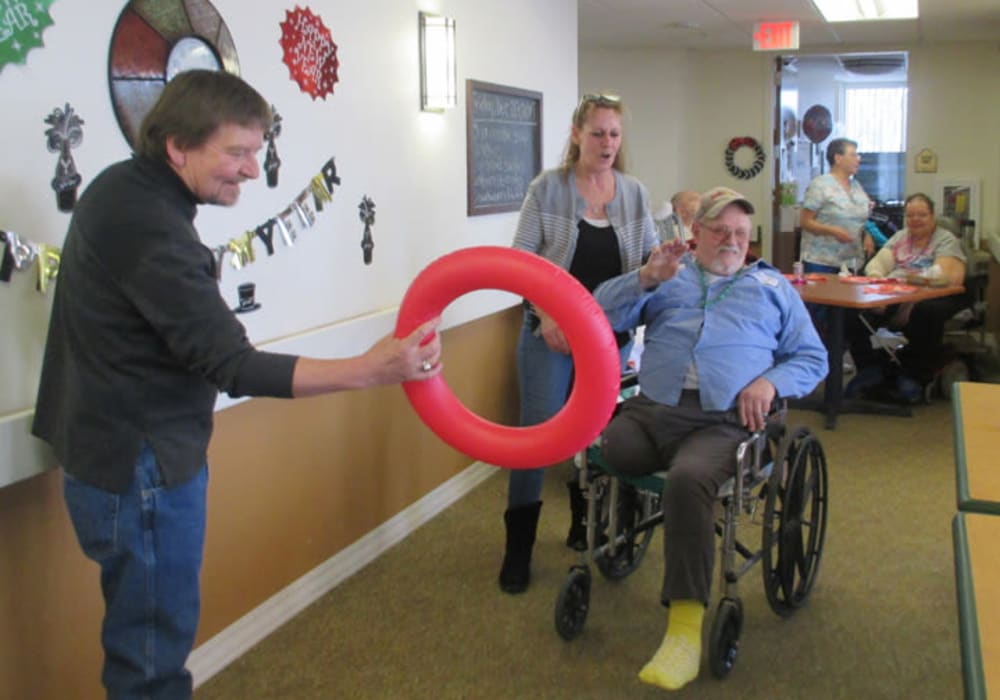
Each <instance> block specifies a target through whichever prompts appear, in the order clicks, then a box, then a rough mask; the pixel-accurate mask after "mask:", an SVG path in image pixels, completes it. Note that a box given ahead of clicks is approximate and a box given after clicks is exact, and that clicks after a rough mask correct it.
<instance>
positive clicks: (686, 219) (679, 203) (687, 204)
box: [656, 190, 701, 243]
mask: <svg viewBox="0 0 1000 700" xmlns="http://www.w3.org/2000/svg"><path fill="white" fill-rule="evenodd" d="M699 206H701V193H699V192H696V191H694V190H681V191H680V192H676V193H675V194H674V196H673V197H671V198H670V207H671V209H672V212H671V213H670V214H669V215H668V216H666V217H665V218H662V219H656V226H657V229H658V230H659V232H660V238H661V239H662V240H664V241H668V240H671V239H674V238H676V239H678V240H681V241H684V242H685V243H686V242H689V241H690V240H691V225H692V224H693V223H694V215H695V214H696V213H698V207H699ZM663 208H664V209H666V204H664V205H663Z"/></svg>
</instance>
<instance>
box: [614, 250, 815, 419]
mask: <svg viewBox="0 0 1000 700" xmlns="http://www.w3.org/2000/svg"><path fill="white" fill-rule="evenodd" d="M684 263H685V264H684V267H683V268H682V269H681V270H680V271H679V272H678V273H677V275H676V276H675V277H674V278H673V279H670V280H668V281H666V282H664V283H663V284H661V285H659V286H657V287H656V288H655V289H653V290H643V289H641V288H640V287H639V273H638V271H634V272H628V273H625V274H624V275H620V276H618V277H615V278H613V279H610V280H608V281H607V282H605V283H604V284H602V285H601V286H599V287H598V288H597V289H596V290H594V297H595V298H596V299H597V301H598V303H599V304H600V305H601V306H602V307H603V308H604V311H605V313H606V314H607V316H608V320H609V321H610V322H611V326H612V327H613V328H614V329H615V330H625V329H628V328H634V327H636V326H638V325H640V324H643V323H645V324H646V330H645V346H644V348H643V353H642V362H641V363H640V369H639V385H640V386H641V387H642V393H643V394H645V395H646V396H648V397H649V398H650V399H652V400H654V401H657V402H659V403H663V404H667V405H669V406H676V405H677V404H678V403H679V401H680V396H681V390H682V389H683V386H684V375H685V374H686V372H687V369H688V367H689V365H691V364H692V363H694V366H695V368H696V370H697V373H698V383H699V393H700V396H701V407H702V408H703V409H704V410H706V411H724V410H728V409H730V408H733V407H734V406H735V403H736V397H737V395H738V394H739V392H740V391H742V389H743V388H744V387H745V386H747V385H748V384H749V383H750V382H752V381H753V380H754V379H756V378H757V377H764V378H765V379H767V380H768V381H770V382H771V383H772V384H773V385H774V387H775V389H777V395H778V396H779V397H783V398H793V397H799V396H805V395H806V394H808V393H809V392H811V391H812V390H813V389H814V388H815V387H816V385H817V384H819V382H820V381H822V379H823V378H824V377H825V376H826V373H827V369H828V364H827V353H826V348H825V347H824V346H823V342H822V341H821V340H820V338H819V335H818V334H817V333H816V329H815V327H814V326H813V323H812V320H811V319H810V317H809V313H808V312H807V311H806V308H805V305H804V304H803V303H802V299H801V298H800V297H799V294H798V292H797V291H796V290H795V288H794V287H793V286H792V285H791V284H790V283H789V282H788V280H786V279H785V278H784V276H782V274H781V273H780V272H778V271H777V270H775V269H774V268H773V267H771V266H770V265H768V264H767V263H765V262H764V261H762V260H758V261H756V262H754V263H752V264H751V265H749V266H747V267H745V268H744V269H743V270H742V271H740V272H739V273H737V276H736V278H735V281H733V279H734V278H733V277H722V278H718V279H717V280H716V281H715V282H713V283H710V284H709V287H708V293H707V299H708V304H707V307H708V308H707V309H706V308H704V306H705V304H704V298H705V297H706V295H705V293H704V291H703V289H702V283H701V276H700V271H699V268H698V265H697V263H696V262H695V261H694V259H693V257H692V256H691V255H690V254H687V255H685V256H684ZM730 282H732V285H731V286H729V285H730ZM720 295H721V296H720Z"/></svg>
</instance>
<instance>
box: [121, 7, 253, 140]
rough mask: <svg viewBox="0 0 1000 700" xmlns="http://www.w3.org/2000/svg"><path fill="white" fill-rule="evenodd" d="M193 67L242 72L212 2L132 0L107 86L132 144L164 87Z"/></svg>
mask: <svg viewBox="0 0 1000 700" xmlns="http://www.w3.org/2000/svg"><path fill="white" fill-rule="evenodd" d="M194 68H204V69H209V70H225V71H227V72H229V73H232V74H234V75H239V74H240V64H239V60H238V58H237V56H236V45H235V44H234V43H233V37H232V35H231V34H230V33H229V28H228V27H227V26H226V23H225V22H224V21H223V20H222V17H221V16H220V15H219V12H218V10H216V9H215V7H214V6H213V5H212V3H210V2H209V1H208V0H131V2H129V3H128V5H126V6H125V9H123V10H122V13H121V14H120V15H119V16H118V22H117V23H116V24H115V30H114V33H113V34H112V35H111V48H110V50H109V52H108V85H109V87H110V88H111V103H112V105H113V106H114V110H115V117H117V119H118V125H119V126H120V127H121V130H122V134H123V135H124V136H125V140H126V141H128V143H129V145H130V146H131V145H134V144H135V137H136V135H137V134H138V132H139V126H140V125H141V124H142V119H143V117H145V116H146V113H147V112H148V111H149V110H150V108H151V107H152V106H153V104H154V103H155V102H156V100H157V98H158V97H159V96H160V93H161V92H162V91H163V86H164V85H166V84H167V82H168V81H169V80H170V79H171V78H173V77H174V76H175V75H177V74H178V73H180V72H181V71H185V70H191V69H194Z"/></svg>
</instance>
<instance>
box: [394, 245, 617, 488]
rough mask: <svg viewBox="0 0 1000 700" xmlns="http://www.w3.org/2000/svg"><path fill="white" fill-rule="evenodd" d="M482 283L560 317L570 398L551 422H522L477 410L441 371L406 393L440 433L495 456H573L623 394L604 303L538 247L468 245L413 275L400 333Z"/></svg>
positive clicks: (531, 462)
mask: <svg viewBox="0 0 1000 700" xmlns="http://www.w3.org/2000/svg"><path fill="white" fill-rule="evenodd" d="M479 289H502V290H504V291H508V292H512V293H514V294H517V295H520V296H523V297H525V298H527V299H530V300H531V302H532V303H533V304H536V305H537V306H538V307H539V308H542V309H545V311H546V313H548V314H549V315H551V316H552V318H553V320H555V322H556V323H557V324H559V328H560V329H562V331H563V333H564V334H565V336H566V341H567V342H568V343H569V346H570V349H571V350H572V353H573V363H574V366H575V369H576V371H575V376H576V380H575V381H574V382H573V390H572V391H571V392H570V396H569V399H568V400H567V401H566V404H565V405H564V406H563V408H562V409H561V410H560V411H559V412H558V413H557V414H556V415H554V416H553V417H552V418H550V419H549V420H547V421H545V422H544V423H540V424H538V425H533V426H529V427H526V428H518V427H510V426H505V425H500V424H498V423H493V422H490V421H488V420H486V419H484V418H482V417H480V416H478V415H476V414H475V413H473V412H472V411H470V410H469V409H468V408H466V407H465V405H464V404H462V402H461V401H459V400H458V398H457V397H456V396H455V394H454V393H453V392H452V391H451V389H450V388H449V387H448V385H447V383H446V382H445V381H444V377H443V376H442V375H440V374H439V375H438V376H436V377H433V378H431V379H428V380H426V381H412V382H404V383H403V389H404V390H405V391H406V396H407V397H408V398H409V400H410V403H411V404H412V405H413V408H414V410H416V412H417V414H418V415H419V416H420V418H421V420H423V421H424V423H425V424H426V425H427V427H429V428H430V429H431V430H432V431H434V433H435V434H436V435H437V436H438V437H439V438H441V439H442V440H444V441H445V442H446V443H448V444H449V445H451V446H452V447H454V448H455V449H457V450H459V451H460V452H462V453H464V454H466V455H468V456H470V457H472V458H474V459H477V460H480V461H483V462H486V463H487V464H493V465H496V466H499V467H506V468H510V469H528V468H534V467H541V466H546V465H549V464H554V463H556V462H559V461H562V460H564V459H567V458H569V457H571V456H572V455H574V454H575V453H577V452H579V451H580V450H582V449H583V448H585V447H586V446H587V445H588V444H590V442H591V441H592V440H593V439H594V438H595V437H597V435H598V434H599V433H600V432H601V430H603V429H604V426H605V425H607V422H608V420H609V419H610V417H611V412H612V411H613V410H614V407H615V401H616V399H617V396H618V386H619V382H620V374H621V368H620V362H619V357H618V348H617V346H616V344H615V338H614V334H613V333H612V332H611V327H610V326H609V325H608V321H607V318H605V316H604V311H602V310H601V307H600V306H598V304H597V302H596V301H595V300H594V297H593V296H592V295H591V294H590V292H588V291H587V290H586V289H585V288H584V287H583V285H581V284H580V283H579V282H578V281H577V280H576V279H575V278H574V277H573V276H572V275H570V274H569V273H568V272H566V271H565V270H563V269H562V268H560V267H559V266H557V265H554V264H552V263H550V262H549V261H548V260H545V259H544V258H542V257H539V256H538V255H534V254H532V253H527V252H525V251H523V250H517V249H515V248H503V247H499V246H481V247H475V248H464V249H462V250H458V251H455V252H454V253H449V254H448V255H445V256H442V257H441V258H438V259H437V260H435V261H434V262H432V263H431V264H430V265H428V266H427V267H426V268H424V270H423V271H422V272H421V273H420V274H419V275H417V278H416V279H415V280H413V283H412V284H411V285H410V288H409V289H408V290H407V291H406V296H404V297H403V303H402V305H401V306H400V309H399V318H398V319H397V321H396V337H398V338H403V337H406V336H407V335H409V334H410V333H411V332H413V329H414V328H416V327H417V326H419V325H420V324H421V323H423V322H425V321H427V320H428V319H431V318H434V317H435V316H437V315H439V314H440V313H441V312H442V311H443V310H444V308H445V307H446V306H447V305H448V304H449V303H451V302H452V301H454V300H455V299H457V298H458V297H460V296H462V295H463V294H467V293H469V292H472V291H476V290H479Z"/></svg>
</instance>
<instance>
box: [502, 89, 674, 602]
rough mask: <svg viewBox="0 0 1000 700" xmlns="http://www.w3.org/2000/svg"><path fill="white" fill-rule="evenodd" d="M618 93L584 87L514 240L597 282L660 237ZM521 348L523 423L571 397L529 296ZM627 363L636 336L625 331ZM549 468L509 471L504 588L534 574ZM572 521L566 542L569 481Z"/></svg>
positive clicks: (554, 339)
mask: <svg viewBox="0 0 1000 700" xmlns="http://www.w3.org/2000/svg"><path fill="white" fill-rule="evenodd" d="M622 113H623V106H622V102H621V100H620V99H619V98H618V97H615V96H611V95H584V97H583V99H581V100H580V103H579V105H577V107H576V109H575V110H574V112H573V118H572V123H571V125H570V136H569V142H568V143H567V145H566V151H565V155H564V157H563V162H562V164H561V165H560V166H559V167H557V168H554V169H552V170H548V171H545V172H543V173H541V174H540V175H539V176H538V177H537V178H535V180H534V181H533V182H532V183H531V185H530V187H529V188H528V193H527V195H526V196H525V198H524V204H523V205H522V207H521V214H520V218H519V220H518V224H517V232H516V234H515V236H514V247H515V248H520V249H522V250H527V251H529V252H532V253H536V254H538V255H541V256H542V257H544V258H546V259H547V260H549V261H551V262H553V263H555V264H556V265H559V266H560V267H562V268H563V269H565V270H568V271H569V272H570V274H572V275H573V276H574V277H576V278H577V279H578V280H579V281H580V282H581V283H582V284H583V285H584V286H585V287H586V288H587V289H588V290H590V291H593V290H594V288H595V287H596V286H597V285H598V284H600V283H601V282H603V281H605V280H607V279H610V278H612V277H617V276H618V275H620V274H622V273H624V272H628V271H631V270H635V269H637V268H638V267H639V266H640V265H641V264H642V261H643V259H644V258H645V257H646V256H647V255H648V254H649V252H650V251H651V250H652V248H653V246H654V245H655V244H656V228H655V225H654V224H653V217H652V215H651V213H650V208H649V195H648V193H647V192H646V188H645V187H644V186H643V185H642V184H641V183H640V182H639V181H638V180H637V179H635V178H634V177H631V176H629V175H626V174H625V155H624V153H623V149H622V145H623V141H624V130H623V128H622ZM524 306H525V310H524V325H523V326H522V329H521V337H520V340H519V342H518V348H517V366H518V376H519V384H520V389H521V425H524V426H527V425H534V424H537V423H541V422H543V421H546V420H548V419H549V418H551V417H552V416H553V415H555V414H556V413H557V412H558V411H559V409H560V408H562V406H563V404H564V403H565V402H566V398H567V395H568V393H569V390H570V386H571V383H572V378H573V358H572V357H571V355H570V348H569V345H568V344H567V343H566V338H565V337H564V336H563V334H562V331H560V330H559V327H558V326H557V325H556V324H555V323H554V322H553V321H552V319H551V318H550V317H549V315H548V314H547V313H546V312H545V309H541V308H538V307H536V306H534V305H532V304H531V300H525V304H524ZM618 343H619V347H620V349H621V352H622V366H623V367H624V366H625V362H626V360H627V358H628V352H629V345H630V336H629V334H628V333H623V334H619V336H618ZM544 473H545V470H544V469H513V470H511V472H510V482H509V486H508V496H507V510H506V512H505V513H504V523H505V525H506V548H505V553H504V558H503V565H502V567H501V569H500V588H501V589H502V590H504V591H506V592H507V593H520V592H522V591H524V590H525V589H527V587H528V583H529V582H530V563H531V551H532V548H533V547H534V543H535V531H536V529H537V525H538V516H539V513H540V510H541V506H542V503H541V493H542V480H543V475H544ZM569 486H570V499H571V503H570V504H571V507H572V510H573V527H572V528H571V530H570V535H569V537H568V538H567V544H568V545H569V546H573V547H580V548H582V547H585V546H586V543H585V538H584V533H585V529H584V528H582V527H581V524H582V521H583V517H584V515H585V511H586V506H585V503H584V500H583V497H582V495H581V494H580V492H579V488H578V487H577V485H576V481H575V480H573V481H572V482H571V483H570V484H569Z"/></svg>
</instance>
